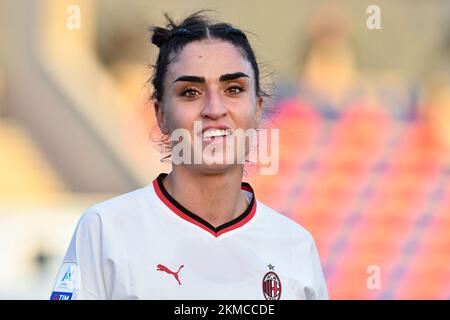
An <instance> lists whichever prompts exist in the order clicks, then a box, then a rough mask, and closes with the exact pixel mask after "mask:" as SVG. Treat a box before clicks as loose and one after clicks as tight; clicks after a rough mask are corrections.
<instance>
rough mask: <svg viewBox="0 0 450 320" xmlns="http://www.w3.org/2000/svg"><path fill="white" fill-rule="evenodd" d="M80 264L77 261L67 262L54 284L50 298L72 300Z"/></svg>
mask: <svg viewBox="0 0 450 320" xmlns="http://www.w3.org/2000/svg"><path fill="white" fill-rule="evenodd" d="M77 271H78V265H77V264H76V263H75V262H65V263H63V265H62V266H61V268H60V269H59V272H58V278H57V279H56V281H55V285H54V286H53V290H52V294H51V296H50V300H71V299H72V295H73V290H74V285H75V279H76V276H77Z"/></svg>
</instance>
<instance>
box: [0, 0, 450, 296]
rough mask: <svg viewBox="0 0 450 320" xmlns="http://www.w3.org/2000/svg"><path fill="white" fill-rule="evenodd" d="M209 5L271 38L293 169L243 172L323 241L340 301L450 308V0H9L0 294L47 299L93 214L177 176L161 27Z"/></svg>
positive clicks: (262, 54)
mask: <svg viewBox="0 0 450 320" xmlns="http://www.w3.org/2000/svg"><path fill="white" fill-rule="evenodd" d="M371 4H377V5H378V6H379V7H380V8H381V25H382V29H380V30H368V29H367V27H366V20H367V18H368V14H367V13H366V9H367V7H368V6H369V5H371ZM70 5H76V6H78V7H79V8H80V10H81V11H80V12H81V29H79V30H69V29H68V28H67V27H66V23H67V19H68V17H69V16H70V13H68V11H67V10H68V7H69V6H70ZM206 8H208V9H213V10H217V11H218V13H217V14H216V17H217V18H219V19H223V20H225V21H229V22H231V23H233V24H236V25H237V26H239V27H242V28H243V29H245V30H249V31H251V32H253V33H255V34H256V35H251V36H250V39H251V41H252V43H253V45H254V48H255V50H256V52H257V55H258V58H259V60H260V62H262V64H263V70H262V71H263V73H264V74H271V76H270V77H267V78H265V79H267V80H269V81H268V83H269V84H270V83H275V84H276V87H275V89H274V93H275V95H274V99H273V108H274V109H275V111H276V113H275V115H274V116H272V118H271V119H270V122H269V123H270V125H271V126H272V127H276V128H280V142H281V145H280V153H281V159H280V171H279V174H278V175H276V176H258V175H256V174H251V173H250V174H249V175H248V177H246V179H247V180H249V181H250V182H251V183H253V185H254V188H255V190H256V194H257V196H258V197H259V199H260V200H261V201H262V202H265V203H267V204H268V205H269V206H272V207H274V208H275V209H277V210H279V211H281V212H283V213H284V214H286V215H288V216H290V217H292V218H293V219H295V220H296V221H298V222H299V223H301V224H302V225H304V226H305V227H306V228H307V229H309V230H310V231H311V233H312V234H313V236H314V238H315V240H316V242H317V246H318V249H319V252H320V254H321V259H322V264H323V266H324V272H325V276H326V279H327V283H328V289H329V293H330V297H331V298H333V299H449V298H450V161H449V160H450V157H449V155H450V122H449V121H450V2H448V1H445V0H428V1H426V0H414V1H411V0H396V1H391V0H377V1H371V0H370V1H367V0H348V1H335V2H332V1H313V0H295V1H294V0H292V1H269V0H264V1H256V0H250V1H237V0H230V1H191V2H186V1H173V0H168V1H154V0H128V1H119V0H95V1H94V0H92V1H89V0H70V1H68V0H20V1H15V0H1V1H0V44H1V47H0V48H1V49H0V299H48V298H49V296H50V291H51V287H52V285H53V281H54V278H55V276H56V272H57V269H58V267H59V264H60V262H61V259H62V257H63V255H64V253H65V250H66V248H67V245H68V243H69V240H70V237H71V235H72V233H73V231H74V228H75V225H76V222H77V220H78V218H79V217H80V215H81V214H82V212H83V211H84V210H85V209H86V208H87V207H89V206H90V205H92V204H94V203H96V202H98V201H101V200H103V199H106V198H109V197H111V196H114V195H117V194H119V193H123V192H126V191H130V190H132V189H135V188H138V187H140V186H143V185H145V184H148V183H150V182H151V181H152V180H153V178H154V177H155V176H156V175H157V173H159V172H161V171H165V172H168V171H169V170H170V167H169V166H168V165H165V164H161V162H160V154H159V151H158V148H157V147H155V144H154V143H153V142H152V138H151V136H152V132H153V131H154V126H155V121H154V118H153V113H152V110H151V107H150V105H149V104H148V102H147V97H148V95H149V88H148V86H147V84H146V81H147V79H148V77H149V75H150V71H149V68H148V64H149V63H151V62H152V61H153V59H154V57H155V53H156V50H155V48H153V47H152V46H150V45H149V41H148V39H149V34H148V33H147V31H146V30H147V27H148V26H149V25H151V24H160V23H161V22H162V12H165V11H167V12H169V13H170V14H172V15H173V16H174V17H175V18H180V17H183V16H185V15H187V14H189V13H191V12H193V11H195V10H199V9H206ZM213 16H214V15H213ZM370 266H377V267H379V270H380V271H381V287H380V288H378V289H370V288H369V287H368V286H367V279H368V278H369V276H370V273H368V268H369V267H370Z"/></svg>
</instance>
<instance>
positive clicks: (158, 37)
mask: <svg viewBox="0 0 450 320" xmlns="http://www.w3.org/2000/svg"><path fill="white" fill-rule="evenodd" d="M151 31H152V32H153V35H152V43H153V44H154V45H155V46H157V47H158V48H161V46H162V45H163V44H164V42H166V41H167V39H168V38H169V37H170V30H168V29H164V28H161V27H153V28H152V29H151Z"/></svg>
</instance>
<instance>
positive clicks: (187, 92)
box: [180, 88, 200, 98]
mask: <svg viewBox="0 0 450 320" xmlns="http://www.w3.org/2000/svg"><path fill="white" fill-rule="evenodd" d="M199 94H200V92H199V91H198V90H196V89H194V88H187V89H184V90H183V91H182V92H181V94H180V95H181V96H182V97H187V98H195V97H196V96H198V95H199Z"/></svg>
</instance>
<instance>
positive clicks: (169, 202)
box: [153, 173, 256, 238]
mask: <svg viewBox="0 0 450 320" xmlns="http://www.w3.org/2000/svg"><path fill="white" fill-rule="evenodd" d="M166 176H167V173H161V174H160V175H159V176H158V177H157V178H156V179H155V180H153V188H154V189H155V192H156V194H157V196H158V198H159V199H160V200H161V201H162V202H163V203H164V204H165V205H166V206H167V207H168V208H169V209H171V210H172V211H173V212H174V213H175V214H177V215H178V216H179V217H181V218H183V219H184V220H186V221H188V222H190V223H192V224H195V225H196V226H198V227H200V228H202V229H203V230H206V231H208V232H209V233H211V234H212V235H213V236H215V237H216V238H217V237H218V236H220V235H222V234H224V233H226V232H229V231H231V230H234V229H237V228H239V227H242V226H243V225H245V224H246V223H247V222H249V221H250V220H251V219H252V218H253V216H254V215H255V212H256V201H255V193H254V191H253V188H252V187H251V186H250V184H248V183H246V182H242V184H241V189H242V190H245V191H248V192H250V193H251V194H252V199H251V200H250V204H249V205H248V207H247V209H246V210H245V211H244V212H243V213H242V214H241V215H239V216H238V217H236V218H235V219H233V220H231V221H228V222H227V223H224V224H222V225H220V226H218V227H217V228H216V227H214V226H213V225H211V224H210V223H209V222H207V221H205V220H204V219H202V218H200V217H199V216H198V215H196V214H195V213H193V212H191V211H189V210H188V209H186V208H185V207H183V206H182V205H181V204H180V203H179V202H178V201H176V200H175V199H174V198H173V197H172V196H171V195H170V194H169V193H168V192H167V190H166V188H165V187H164V184H163V183H162V181H163V179H164V178H165V177H166Z"/></svg>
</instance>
